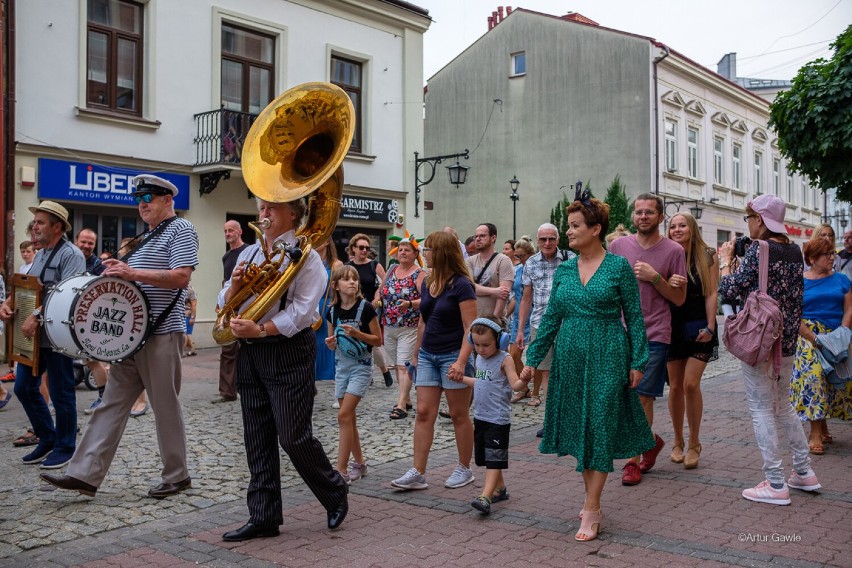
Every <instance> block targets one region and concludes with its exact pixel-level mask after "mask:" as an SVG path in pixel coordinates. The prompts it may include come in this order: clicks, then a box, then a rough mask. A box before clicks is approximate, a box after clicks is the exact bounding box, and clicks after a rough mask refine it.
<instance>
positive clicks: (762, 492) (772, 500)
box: [743, 481, 790, 505]
mask: <svg viewBox="0 0 852 568" xmlns="http://www.w3.org/2000/svg"><path fill="white" fill-rule="evenodd" d="M743 497H745V498H746V499H748V500H749V501H756V502H757V503H769V504H770V505H789V504H790V489H789V488H788V487H787V484H786V483H785V484H784V487H782V488H781V489H775V488H774V487H772V485H770V484H769V482H768V481H762V482H760V483H758V484H757V486H756V487H752V488H751V489H746V490H745V491H743Z"/></svg>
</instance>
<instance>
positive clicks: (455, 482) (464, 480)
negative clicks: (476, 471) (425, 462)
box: [444, 464, 476, 489]
mask: <svg viewBox="0 0 852 568" xmlns="http://www.w3.org/2000/svg"><path fill="white" fill-rule="evenodd" d="M474 479H476V478H475V477H473V472H472V471H471V470H470V469H468V468H466V467H465V466H463V465H462V464H458V465H457V466H456V469H454V470H453V473H452V474H450V477H448V478H447V481H446V482H445V483H444V487H449V488H450V489H456V488H458V487H464V486H465V485H467V484H469V483H473V480H474Z"/></svg>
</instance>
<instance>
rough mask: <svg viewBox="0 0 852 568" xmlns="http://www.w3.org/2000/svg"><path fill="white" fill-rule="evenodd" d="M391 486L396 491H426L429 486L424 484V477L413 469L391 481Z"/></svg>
mask: <svg viewBox="0 0 852 568" xmlns="http://www.w3.org/2000/svg"><path fill="white" fill-rule="evenodd" d="M391 485H393V486H394V487H396V488H398V489H426V488H427V487H429V484H428V483H426V476H425V475H423V474H422V473H420V472H419V471H417V469H416V468H413V467H412V468H411V469H409V470H408V471H406V472H405V475H403V476H402V477H400V478H399V479H394V480H393V481H391Z"/></svg>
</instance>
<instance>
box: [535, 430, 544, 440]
mask: <svg viewBox="0 0 852 568" xmlns="http://www.w3.org/2000/svg"><path fill="white" fill-rule="evenodd" d="M535 437H536V438H544V428H542V429H541V430H539V431H538V432H536V433H535Z"/></svg>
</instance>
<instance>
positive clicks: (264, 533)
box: [222, 523, 278, 542]
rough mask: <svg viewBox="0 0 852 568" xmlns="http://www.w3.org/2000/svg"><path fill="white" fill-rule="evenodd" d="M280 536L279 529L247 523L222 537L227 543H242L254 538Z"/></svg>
mask: <svg viewBox="0 0 852 568" xmlns="http://www.w3.org/2000/svg"><path fill="white" fill-rule="evenodd" d="M269 536H278V527H277V526H271V525H253V524H251V523H246V524H244V525H243V526H241V527H240V528H238V529H237V530H235V531H228V532H226V533H225V534H223V535H222V540H224V541H227V542H240V541H243V540H251V539H253V538H266V537H269Z"/></svg>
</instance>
